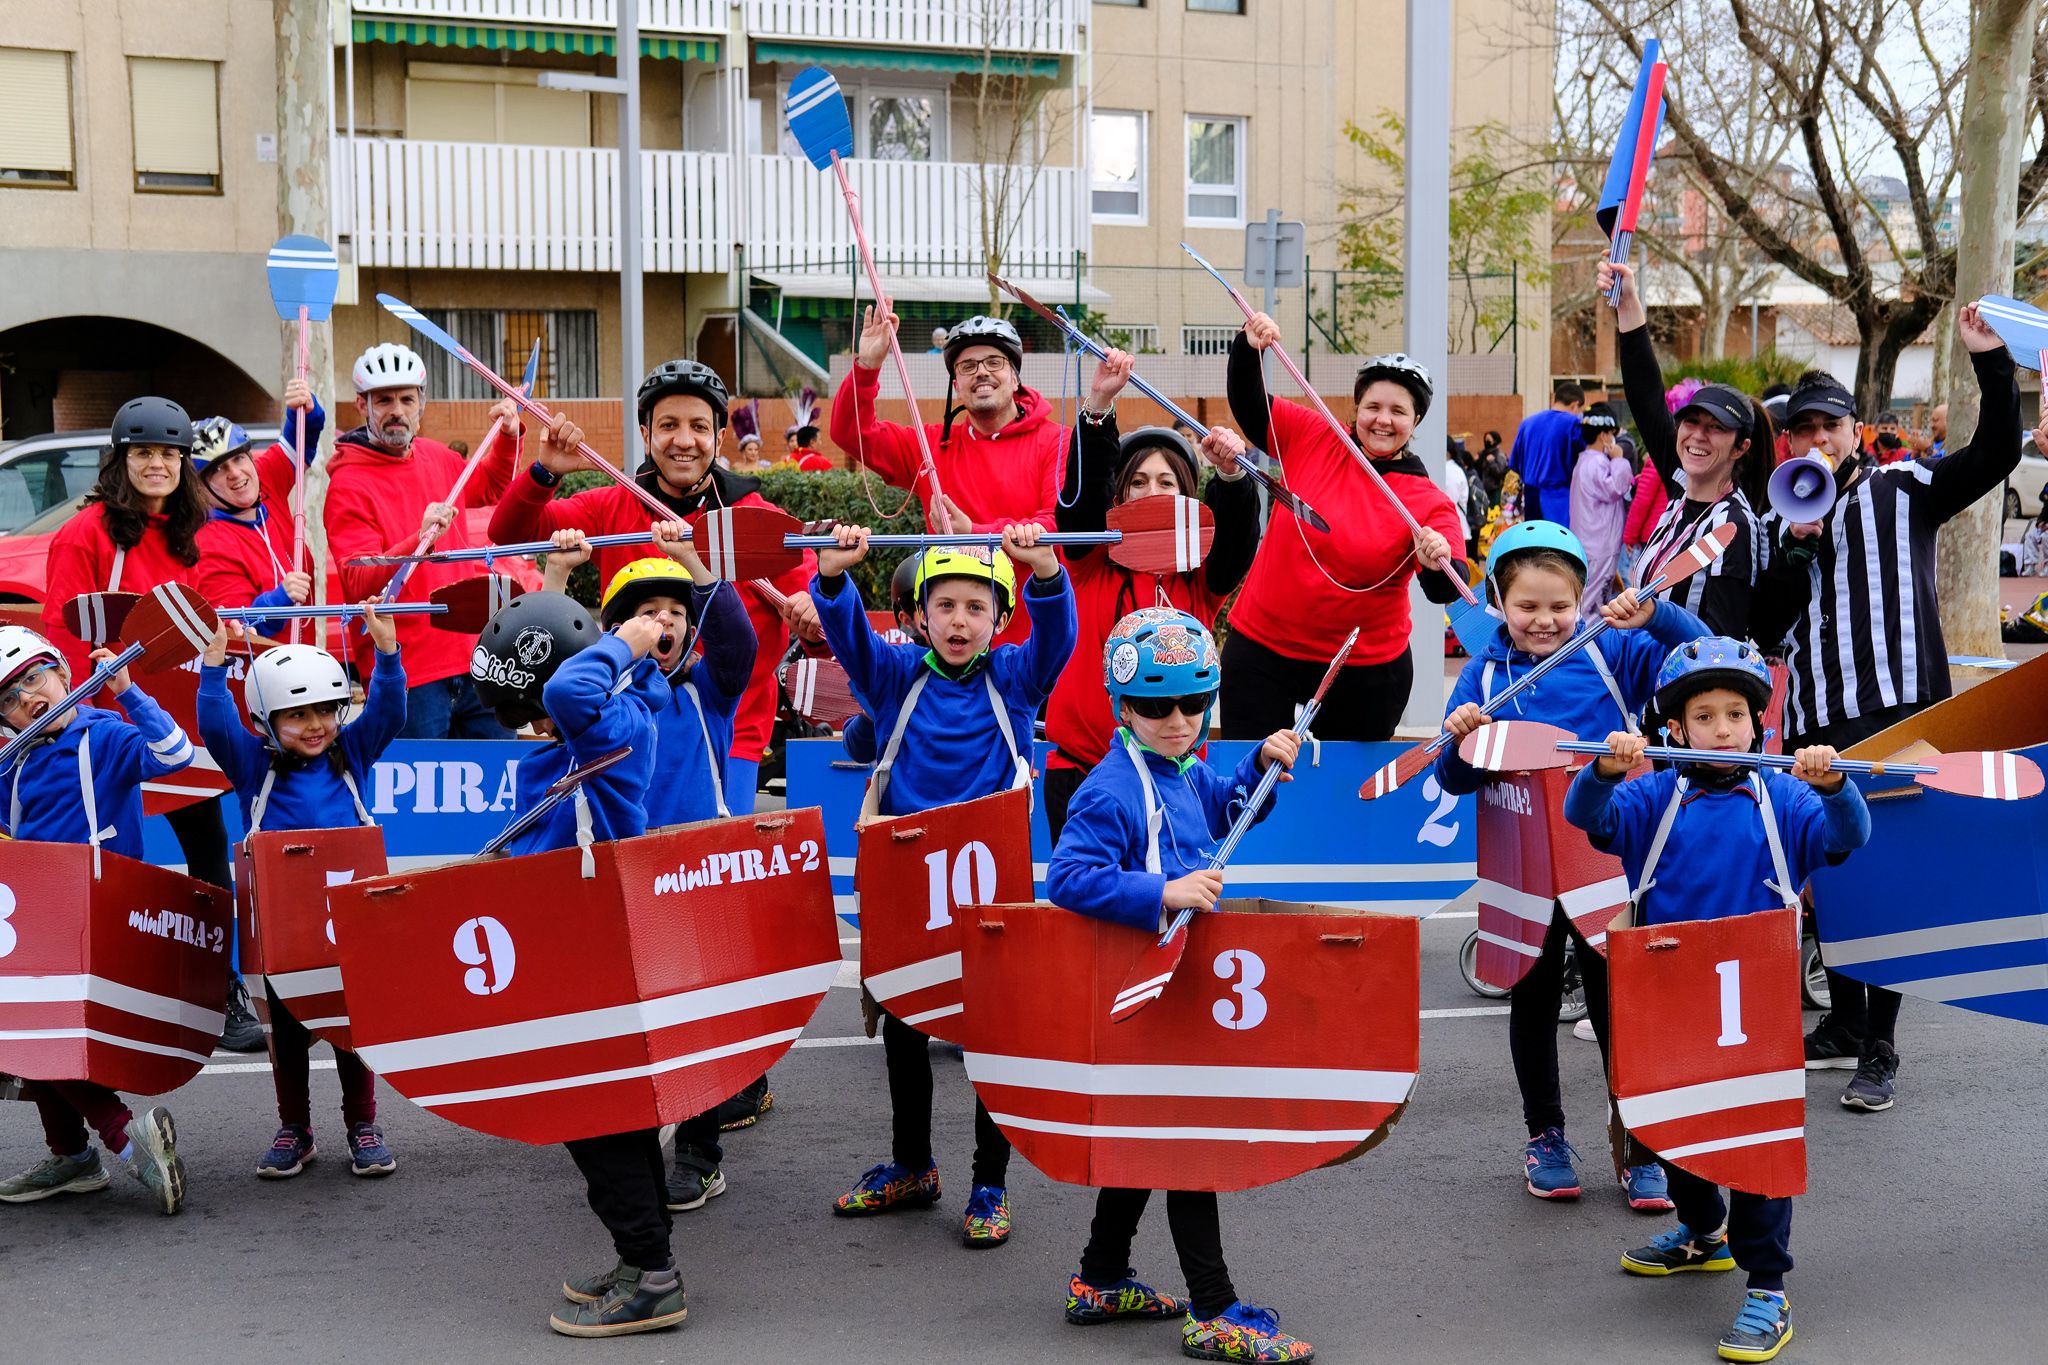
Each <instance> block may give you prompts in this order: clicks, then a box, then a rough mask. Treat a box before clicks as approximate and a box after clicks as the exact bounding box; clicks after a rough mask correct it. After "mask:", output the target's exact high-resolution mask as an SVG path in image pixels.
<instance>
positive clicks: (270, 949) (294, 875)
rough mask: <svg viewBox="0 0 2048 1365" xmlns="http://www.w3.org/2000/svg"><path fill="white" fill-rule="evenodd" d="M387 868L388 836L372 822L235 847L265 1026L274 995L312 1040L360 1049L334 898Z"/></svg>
mask: <svg viewBox="0 0 2048 1365" xmlns="http://www.w3.org/2000/svg"><path fill="white" fill-rule="evenodd" d="M385 867H386V863H385V860H384V831H383V830H381V829H379V828H377V827H376V826H375V825H354V826H347V827H344V828H340V829H302V830H291V831H288V832H287V831H274V832H267V833H259V834H253V835H251V836H249V838H248V839H247V840H245V841H244V842H243V844H242V845H241V847H240V848H238V849H236V850H235V901H236V905H237V906H238V908H239V909H240V911H241V914H240V916H239V917H238V918H239V922H240V925H241V932H242V979H243V981H244V982H245V983H246V984H247V985H248V987H249V999H250V1001H251V1003H253V1004H254V1006H255V1008H256V1017H257V1018H259V1019H261V1020H262V1021H263V1026H264V1028H265V1029H268V1028H269V1027H270V1026H271V1020H270V997H269V992H270V991H275V992H276V993H277V998H278V999H279V1000H280V1001H282V1002H283V1004H284V1007H285V1008H286V1009H288V1010H290V1011H291V1012H292V1018H294V1019H296V1020H298V1021H299V1023H300V1025H302V1026H303V1027H304V1028H305V1029H307V1030H308V1031H309V1032H311V1033H312V1034H313V1036H314V1037H316V1038H323V1039H325V1040H326V1041H328V1042H330V1043H332V1044H334V1045H335V1046H336V1047H343V1048H353V1047H354V1046H355V1044H354V1043H353V1042H352V1041H351V1040H350V1035H349V1030H348V1002H347V999H346V997H345V995H344V992H343V990H342V982H341V951H340V949H339V948H337V947H336V946H335V933H334V912H333V907H332V905H331V904H330V903H329V895H330V892H331V891H332V889H333V888H334V887H336V886H345V885H347V884H348V883H349V882H353V881H364V880H367V879H369V878H371V877H381V876H383V875H384V872H385ZM266 987H267V988H268V989H267V990H266Z"/></svg>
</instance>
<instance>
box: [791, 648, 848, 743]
mask: <svg viewBox="0 0 2048 1365" xmlns="http://www.w3.org/2000/svg"><path fill="white" fill-rule="evenodd" d="M787 686H788V691H789V709H790V710H792V711H794V712H796V713H797V714H798V715H799V716H802V717H803V718H804V719H805V720H807V721H809V722H810V723H811V724H813V725H829V726H831V727H832V728H833V729H835V730H837V729H840V728H842V727H843V726H844V725H845V724H846V722H848V721H850V720H852V719H853V718H854V717H855V716H857V715H859V714H860V713H861V709H860V703H859V702H858V701H855V700H854V697H853V684H852V682H851V681H850V680H848V678H847V676H846V670H845V669H844V668H842V667H841V666H840V663H839V660H837V659H833V658H817V657H814V656H812V655H808V654H807V655H805V656H804V657H802V658H800V659H798V660H797V661H796V662H795V663H793V664H791V665H790V667H789V676H788V679H787Z"/></svg>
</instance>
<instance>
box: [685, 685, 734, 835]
mask: <svg viewBox="0 0 2048 1365" xmlns="http://www.w3.org/2000/svg"><path fill="white" fill-rule="evenodd" d="M683 695H685V696H687V697H688V698H689V699H690V705H691V706H692V707H694V708H695V709H696V712H697V730H698V732H699V733H701V734H702V735H703V736H704V766H705V767H707V768H709V769H710V770H711V795H712V797H713V798H714V799H715V800H716V801H717V802H718V817H719V819H721V820H723V819H725V818H726V817H727V816H729V815H731V814H732V812H731V811H729V810H727V809H726V806H725V783H724V781H723V780H721V779H720V777H719V776H718V754H717V752H716V750H715V749H714V748H713V746H712V743H711V723H710V722H709V721H707V720H706V719H705V718H704V701H703V699H702V698H700V697H699V696H698V695H697V684H695V683H693V682H685V683H684V684H683Z"/></svg>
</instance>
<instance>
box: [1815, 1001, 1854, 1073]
mask: <svg viewBox="0 0 2048 1365" xmlns="http://www.w3.org/2000/svg"><path fill="white" fill-rule="evenodd" d="M1862 1055H1863V1040H1862V1039H1861V1038H1858V1037H1857V1036H1856V1035H1855V1034H1853V1033H1851V1032H1849V1030H1847V1029H1845V1028H1843V1027H1842V1026H1841V1025H1840V1024H1837V1023H1836V1022H1835V1016H1834V1015H1832V1014H1823V1015H1822V1016H1821V1017H1820V1022H1819V1023H1817V1024H1815V1025H1814V1026H1813V1032H1811V1033H1809V1034H1807V1035H1806V1069H1807V1070H1808V1071H1854V1070H1855V1069H1856V1063H1857V1060H1858V1059H1859V1058H1860V1057H1861V1056H1862Z"/></svg>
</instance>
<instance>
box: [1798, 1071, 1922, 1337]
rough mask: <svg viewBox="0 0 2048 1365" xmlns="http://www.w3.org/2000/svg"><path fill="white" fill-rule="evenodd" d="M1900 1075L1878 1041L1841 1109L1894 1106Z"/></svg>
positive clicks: (1875, 1111)
mask: <svg viewBox="0 0 2048 1365" xmlns="http://www.w3.org/2000/svg"><path fill="white" fill-rule="evenodd" d="M1898 1074H1899V1054H1898V1052H1897V1051H1895V1050H1894V1049H1893V1047H1892V1045H1891V1044H1890V1043H1887V1042H1886V1041H1885V1040H1884V1039H1882V1038H1879V1039H1877V1040H1876V1041H1875V1042H1873V1043H1872V1044H1871V1045H1870V1048H1869V1050H1868V1051H1866V1052H1865V1053H1864V1054H1863V1060H1862V1062H1861V1063H1860V1064H1859V1065H1858V1066H1857V1068H1856V1075H1855V1078H1854V1079H1852V1080H1851V1081H1850V1082H1849V1088H1848V1089H1847V1090H1844V1091H1843V1092H1842V1107H1843V1108H1844V1109H1861V1110H1862V1111H1863V1112H1864V1113H1866V1114H1881V1113H1883V1112H1884V1111H1885V1110H1887V1109H1889V1108H1891V1107H1892V1081H1893V1079H1894V1078H1895V1077H1897V1076H1898ZM1764 1358H1765V1359H1768V1357H1764Z"/></svg>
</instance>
